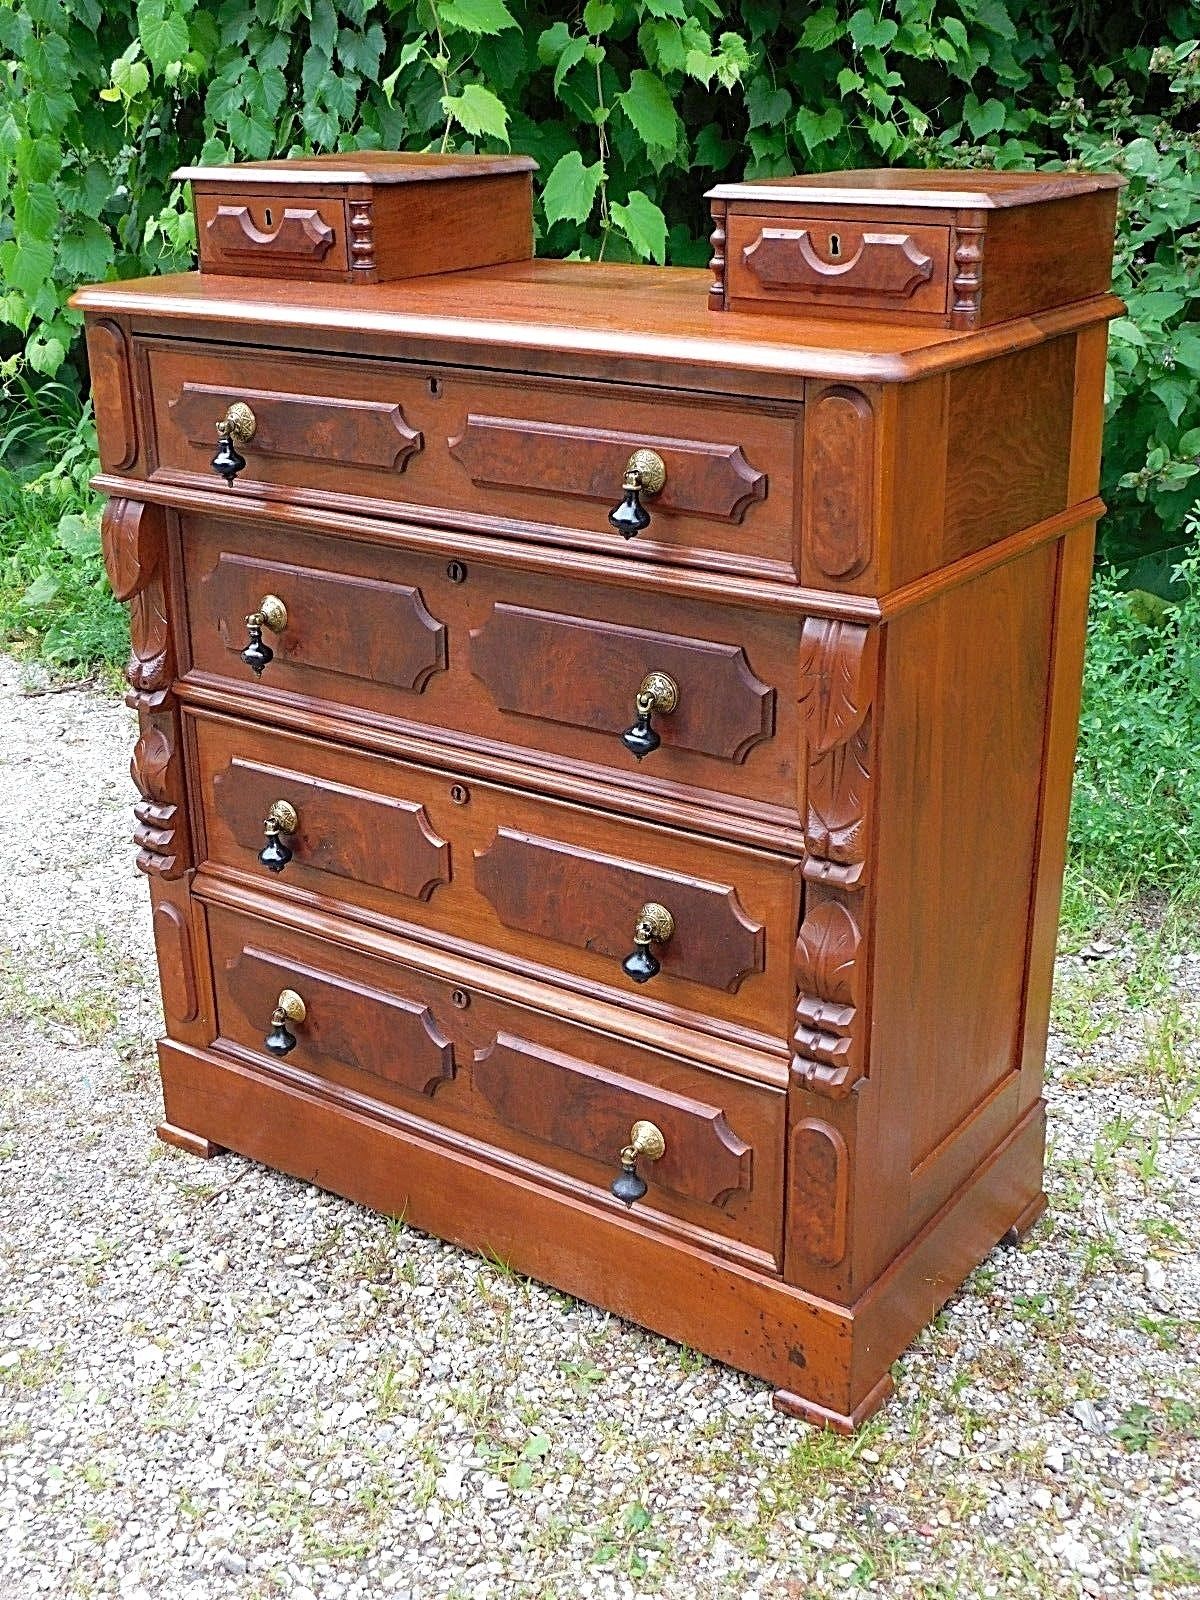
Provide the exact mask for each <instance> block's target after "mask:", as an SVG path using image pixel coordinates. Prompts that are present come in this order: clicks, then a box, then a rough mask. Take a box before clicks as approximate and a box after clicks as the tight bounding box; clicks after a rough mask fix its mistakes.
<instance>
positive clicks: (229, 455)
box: [212, 400, 258, 487]
mask: <svg viewBox="0 0 1200 1600" xmlns="http://www.w3.org/2000/svg"><path fill="white" fill-rule="evenodd" d="M257 427H258V420H257V418H256V417H255V415H254V413H253V411H251V409H250V407H249V406H248V405H247V404H246V402H245V401H244V400H235V401H234V402H233V404H232V405H231V406H230V408H229V410H228V411H227V412H226V413H225V415H224V416H223V417H222V418H221V420H220V422H218V423H217V438H218V440H219V441H220V442H219V444H218V445H217V453H216V455H215V456H214V457H213V458H212V469H213V471H214V472H216V473H219V474H220V476H221V477H222V478H224V479H225V482H226V483H227V484H228V485H230V486H231V487H232V485H233V480H234V479H235V478H236V477H237V475H238V473H239V472H241V471H243V470H244V468H245V465H246V458H245V456H244V455H242V453H241V451H240V450H239V449H238V445H240V444H249V443H250V441H251V439H253V437H254V433H255V429H256V428H257Z"/></svg>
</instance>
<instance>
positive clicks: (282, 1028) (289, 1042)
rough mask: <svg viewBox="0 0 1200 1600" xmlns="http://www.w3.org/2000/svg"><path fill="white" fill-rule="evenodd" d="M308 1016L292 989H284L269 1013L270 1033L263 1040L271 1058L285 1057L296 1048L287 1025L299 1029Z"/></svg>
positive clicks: (301, 1001)
mask: <svg viewBox="0 0 1200 1600" xmlns="http://www.w3.org/2000/svg"><path fill="white" fill-rule="evenodd" d="M307 1015H308V1008H307V1006H306V1005H305V1004H304V1001H303V1000H301V998H300V996H299V995H298V994H297V993H296V991H295V990H294V989H284V990H283V991H282V993H281V994H280V996H279V999H278V1000H277V1001H276V1002H275V1009H274V1011H272V1013H271V1031H270V1033H268V1035H267V1037H266V1038H265V1039H264V1040H263V1043H264V1044H265V1045H266V1047H267V1049H268V1050H269V1051H270V1052H271V1054H272V1055H273V1056H286V1055H287V1054H288V1053H289V1051H292V1050H294V1049H295V1048H296V1035H295V1034H294V1033H293V1032H292V1030H291V1028H289V1027H288V1023H289V1022H290V1023H292V1024H293V1026H295V1027H299V1026H300V1024H301V1023H302V1022H303V1021H304V1019H305V1017H306V1016H307Z"/></svg>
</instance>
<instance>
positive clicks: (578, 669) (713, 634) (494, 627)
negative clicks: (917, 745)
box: [183, 517, 802, 818]
mask: <svg viewBox="0 0 1200 1600" xmlns="http://www.w3.org/2000/svg"><path fill="white" fill-rule="evenodd" d="M183 528H184V538H183V548H184V564H185V570H186V573H187V583H188V592H189V597H190V611H189V628H190V643H191V658H192V668H193V670H194V671H196V672H199V673H201V674H203V675H204V676H206V677H207V678H209V679H210V680H211V679H214V678H215V679H219V680H222V681H224V682H225V683H228V684H230V685H234V686H236V687H237V689H238V692H239V694H243V695H245V696H246V698H247V701H249V700H251V699H254V700H258V701H260V702H262V703H263V704H264V705H265V704H266V703H267V702H269V701H271V700H273V699H275V698H276V697H277V696H279V695H284V696H286V697H289V698H290V699H291V700H293V701H294V702H298V701H299V700H300V699H302V700H303V704H304V705H305V706H306V707H307V706H311V705H320V707H321V709H322V710H324V711H326V712H328V713H329V714H331V715H342V716H358V717H360V718H361V717H363V716H369V718H370V721H371V724H372V725H373V726H376V727H378V726H381V725H389V724H390V725H392V726H395V727H398V728H404V729H405V730H411V729H413V728H414V727H415V728H417V729H419V730H421V731H426V732H427V733H428V735H429V736H430V737H432V738H434V739H440V740H443V741H448V742H451V743H453V744H454V745H455V746H456V747H457V746H458V745H460V744H461V743H462V741H463V738H464V736H465V737H466V738H467V739H469V740H471V741H474V742H476V743H477V744H478V745H479V746H480V747H483V746H484V745H485V744H486V746H487V748H488V749H489V750H494V751H495V753H496V754H498V755H504V756H508V757H511V756H513V755H517V756H518V757H519V758H521V759H524V760H531V761H533V762H534V763H535V764H542V765H547V764H549V765H553V766H554V767H555V768H556V769H560V768H562V767H563V765H564V763H565V764H567V765H572V764H573V765H574V766H575V767H577V768H578V769H579V770H580V771H581V773H583V774H584V775H585V776H588V777H589V778H590V777H591V776H592V775H593V774H594V775H595V776H596V777H597V778H598V779H599V780H600V781H608V782H615V783H617V784H622V785H625V786H627V787H629V788H634V789H636V790H637V791H638V792H639V794H641V795H644V796H653V795H654V794H655V793H656V792H663V793H671V794H677V793H678V792H679V786H680V785H687V786H689V787H692V788H695V789H698V790H710V791H716V793H718V794H719V795H722V796H724V795H734V796H740V797H744V800H745V801H746V802H747V804H749V805H750V806H752V807H753V806H757V807H760V808H761V807H763V806H764V805H765V806H767V807H774V808H782V809H783V810H785V811H786V813H787V815H788V817H789V818H795V816H796V815H797V812H798V808H799V799H798V795H797V784H798V783H800V782H801V779H800V776H799V764H798V759H797V754H798V750H799V745H800V730H799V726H798V715H797V709H796V702H797V665H796V663H797V658H798V649H799V634H800V628H801V625H802V622H801V621H800V620H797V619H795V618H791V617H786V616H768V615H762V614H756V613H754V612H752V611H748V610H743V609H740V608H737V607H724V606H711V605H704V604H701V603H697V602H692V601H686V600H678V599H674V598H672V597H669V596H662V595H655V596H654V598H653V602H652V604H651V603H650V602H648V601H647V598H646V596H645V595H643V594H641V593H638V592H636V591H628V590H618V589H610V588H606V587H605V586H603V585H590V584H588V585H583V584H573V585H571V586H570V587H569V588H568V587H567V586H564V585H563V584H561V583H558V582H556V581H555V580H554V579H553V578H547V577H542V576H540V575H531V574H524V573H516V572H510V571H507V570H505V569H503V568H499V567H488V566H486V565H484V564H483V563H476V562H471V563H467V564H465V565H462V566H461V567H460V569H459V570H458V571H456V573H455V577H457V578H460V579H462V581H457V582H456V581H454V577H452V576H451V575H450V573H449V571H448V567H447V563H446V562H444V561H442V560H438V559H436V558H434V557H432V556H425V555H418V554H414V553H412V552H407V551H395V550H389V549H383V548H378V547H373V546H368V545H359V544H354V543H351V542H350V541H348V540H339V539H336V538H322V537H315V536H308V537H302V536H293V535H290V534H289V535H288V536H287V538H286V540H283V541H280V544H281V549H280V556H281V559H274V558H273V556H271V555H267V554H264V553H262V547H263V544H264V537H263V534H262V533H261V532H258V531H255V530H251V529H247V528H245V527H242V526H240V525H238V524H237V523H234V522H231V521H224V520H222V521H217V520H215V519H208V518H199V517H195V518H189V519H187V520H186V521H185V522H184V525H183ZM284 556H286V559H282V557H284ZM268 595H273V596H275V597H277V598H278V599H280V600H282V601H283V603H284V607H285V610H286V614H287V625H286V627H284V628H283V629H282V631H281V632H278V633H271V632H269V631H268V632H267V633H265V634H264V638H265V640H266V642H267V644H268V645H269V646H270V648H271V649H272V650H273V652H274V659H273V660H272V661H271V662H270V663H269V664H268V665H267V667H266V668H265V669H264V670H263V673H262V675H261V678H259V677H256V676H255V674H254V672H253V671H252V670H251V668H250V667H248V666H246V665H245V664H244V663H243V661H242V660H241V659H240V651H241V650H242V649H243V648H244V646H245V643H246V637H247V636H246V625H245V618H246V615H247V614H248V613H249V612H252V611H255V610H257V609H259V608H260V607H261V605H262V601H263V599H264V598H265V597H266V596H268ZM651 620H652V621H653V624H654V625H653V626H647V623H648V622H649V621H651ZM651 672H662V673H666V674H667V675H668V676H669V677H671V678H672V679H673V681H674V682H675V684H676V686H677V689H678V703H677V705H676V707H675V709H674V711H672V712H671V713H669V714H657V713H656V714H655V716H654V718H653V726H654V728H655V731H656V732H657V733H658V735H659V737H660V738H661V740H662V743H661V746H660V747H659V748H658V749H657V750H655V751H654V752H653V753H652V754H651V755H649V756H647V757H646V758H645V759H644V760H642V761H641V762H639V761H638V760H636V759H635V757H634V756H633V755H632V754H631V753H630V752H629V750H628V749H627V748H626V746H625V745H624V744H623V743H622V740H621V734H622V733H623V732H624V731H625V730H627V729H628V728H630V727H631V726H632V725H633V723H634V721H635V718H636V714H637V707H636V703H635V702H636V698H637V693H638V690H639V688H640V686H641V683H642V680H643V678H645V677H646V675H647V674H649V673H651ZM397 690H400V691H402V692H401V693H397V692H396V691H397Z"/></svg>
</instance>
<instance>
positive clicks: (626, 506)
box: [608, 450, 667, 539]
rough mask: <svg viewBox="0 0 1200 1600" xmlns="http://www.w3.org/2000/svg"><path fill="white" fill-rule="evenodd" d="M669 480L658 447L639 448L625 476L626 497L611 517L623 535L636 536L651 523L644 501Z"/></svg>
mask: <svg viewBox="0 0 1200 1600" xmlns="http://www.w3.org/2000/svg"><path fill="white" fill-rule="evenodd" d="M666 481H667V467H666V463H665V462H664V461H663V458H662V457H661V456H660V455H659V454H658V452H657V451H656V450H635V451H634V452H633V454H632V455H631V456H630V458H629V460H628V461H627V462H626V463H625V478H624V481H623V482H622V484H621V489H622V491H623V493H624V496H625V498H624V499H623V500H622V501H621V504H620V505H619V506H614V507H613V509H612V510H611V511H610V512H609V513H608V520H609V521H610V522H611V523H612V525H613V527H614V528H615V529H616V530H617V532H618V533H619V534H620V535H621V537H622V539H632V538H633V536H634V534H635V533H641V532H642V530H643V528H648V527H649V526H650V513H649V512H648V511H647V510H646V508H645V506H644V505H643V504H642V496H643V495H645V496H646V497H647V498H648V499H649V498H650V497H651V496H653V495H656V494H659V493H660V492H661V490H662V486H663V484H664V483H666Z"/></svg>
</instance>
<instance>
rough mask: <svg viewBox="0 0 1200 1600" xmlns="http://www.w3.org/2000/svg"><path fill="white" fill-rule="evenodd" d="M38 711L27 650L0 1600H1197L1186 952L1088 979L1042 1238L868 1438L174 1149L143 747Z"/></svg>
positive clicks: (319, 1202)
mask: <svg viewBox="0 0 1200 1600" xmlns="http://www.w3.org/2000/svg"><path fill="white" fill-rule="evenodd" d="M28 687H29V685H28V682H27V677H26V675H25V673H24V669H22V668H20V667H18V666H17V664H15V663H14V662H12V661H9V660H4V659H3V658H0V730H2V733H0V860H2V861H3V863H4V866H3V877H2V878H0V895H2V897H3V899H2V902H0V903H2V907H3V909H2V912H0V1020H2V1022H3V1027H2V1029H0V1600H33V1597H36V1596H42V1595H54V1596H56V1597H57V1596H60V1595H62V1596H74V1595H106V1596H107V1595H114V1596H121V1597H124V1600H145V1597H154V1600H157V1597H159V1596H163V1597H167V1596H169V1597H170V1600H225V1597H231V1600H232V1597H236V1600H242V1597H258V1596H262V1597H267V1596H290V1597H291V1600H314V1597H315V1600H375V1597H376V1596H395V1597H400V1600H404V1597H405V1596H411V1597H413V1600H434V1597H446V1600H451V1597H464V1600H465V1597H470V1600H485V1597H502V1596H503V1597H508V1596H513V1597H521V1600H525V1597H550V1596H555V1597H560V1600H566V1597H571V1600H574V1597H589V1596H620V1597H625V1596H628V1597H634V1596H641V1595H663V1596H668V1597H680V1600H704V1597H707V1596H714V1597H715V1596H721V1597H724V1596H738V1597H741V1596H756V1597H757V1596H762V1597H766V1596H771V1597H772V1600H779V1597H782V1600H799V1597H801V1596H804V1597H807V1596H809V1595H812V1594H814V1593H815V1594H830V1595H855V1594H868V1593H869V1594H882V1595H889V1596H891V1595H895V1596H909V1595H914V1596H916V1595H919V1596H927V1597H934V1596H938V1597H950V1596H960V1595H961V1596H975V1595H980V1596H985V1595H986V1596H1001V1597H1004V1600H1008V1597H1010V1596H1013V1597H1019V1596H1025V1595H1030V1596H1050V1595H1053V1596H1076V1595H1080V1594H1087V1595H1090V1596H1105V1597H1116V1596H1126V1595H1168V1594H1170V1595H1200V1526H1198V1525H1200V1516H1198V1511H1200V1270H1198V1265H1197V1261H1198V1252H1197V1246H1198V1244H1200V1091H1198V1089H1197V1083H1198V1079H1197V1051H1196V1039H1197V1034H1198V1028H1200V1003H1198V1000H1200V954H1197V953H1192V954H1179V953H1177V950H1178V944H1177V940H1175V941H1165V940H1164V939H1162V938H1161V937H1156V936H1155V934H1154V931H1153V918H1152V917H1151V918H1149V919H1148V923H1147V921H1146V920H1134V921H1132V922H1131V925H1130V927H1129V929H1128V930H1127V932H1125V933H1123V934H1121V935H1120V936H1119V937H1118V936H1114V944H1113V945H1110V946H1109V945H1104V944H1097V945H1095V946H1093V947H1091V948H1089V949H1086V950H1085V951H1084V952H1083V953H1082V954H1081V955H1079V956H1073V957H1065V958H1063V959H1062V961H1061V962H1060V972H1059V987H1058V991H1057V995H1058V998H1057V1003H1056V1012H1057V1028H1056V1033H1055V1036H1054V1038H1053V1041H1052V1048H1051V1073H1050V1077H1051V1090H1050V1106H1051V1131H1052V1154H1051V1165H1050V1172H1049V1180H1048V1187H1049V1191H1050V1197H1051V1207H1052V1211H1051V1215H1050V1217H1049V1218H1048V1219H1047V1220H1045V1221H1044V1222H1043V1223H1041V1224H1040V1225H1039V1227H1038V1228H1037V1229H1036V1230H1035V1232H1034V1234H1033V1236H1032V1238H1031V1239H1030V1240H1029V1241H1028V1242H1027V1244H1026V1245H1025V1246H1024V1247H1023V1248H1022V1249H1021V1250H1019V1251H997V1252H996V1253H994V1254H993V1256H992V1257H991V1258H990V1259H989V1260H988V1261H987V1262H986V1263H985V1264H984V1266H983V1267H981V1268H980V1269H979V1271H977V1272H976V1273H975V1274H974V1276H973V1277H972V1278H971V1280H970V1281H969V1282H968V1284H967V1285H966V1286H965V1288H964V1289H963V1291H962V1292H961V1293H960V1294H959V1295H958V1296H957V1297H956V1298H955V1299H954V1300H953V1301H952V1302H951V1303H950V1305H949V1306H948V1307H947V1308H946V1311H945V1312H944V1314H943V1315H942V1317H941V1318H940V1319H939V1321H938V1324H937V1326H935V1327H934V1328H931V1329H929V1330H928V1331H927V1332H926V1333H925V1334H924V1335H923V1337H922V1338H921V1340H920V1341H919V1343H918V1344H917V1345H916V1347H915V1348H914V1349H913V1350H911V1351H910V1352H909V1353H908V1354H907V1355H906V1356H905V1357H904V1358H903V1360H902V1362H901V1363H900V1365H899V1369H898V1384H899V1393H898V1397H897V1399H896V1400H895V1401H894V1402H893V1403H892V1404H891V1405H889V1406H888V1407H887V1408H886V1409H885V1411H884V1412H883V1414H882V1416H881V1417H879V1418H878V1419H876V1421H875V1422H873V1423H872V1424H870V1425H869V1426H868V1427H867V1428H866V1429H865V1430H864V1431H863V1432H862V1433H861V1434H860V1435H859V1436H858V1437H857V1438H856V1439H854V1440H851V1441H846V1440H842V1439H838V1438H835V1437H833V1436H830V1435H824V1434H820V1433H817V1432H816V1431H815V1430H812V1429H808V1428H805V1427H804V1426H802V1425H799V1424H795V1423H789V1422H787V1421H786V1420H784V1419H783V1418H780V1417H777V1416H775V1415H774V1414H773V1413H772V1411H771V1409H770V1405H769V1394H768V1391H767V1390H766V1389H765V1388H764V1387H763V1386H762V1385H761V1384H759V1383H757V1382H755V1381H754V1380H752V1379H749V1378H745V1377H742V1376H740V1375H739V1374H736V1373H733V1372H730V1371H728V1370H727V1369H725V1368H723V1367H720V1366H717V1365H715V1364H713V1363H711V1362H709V1361H707V1360H705V1359H703V1358H700V1357H697V1356H695V1355H694V1354H693V1353H692V1352H689V1351H687V1350H681V1349H680V1348H678V1347H676V1346H674V1345H669V1344H666V1343H664V1342H662V1341H660V1340H658V1339H654V1338H652V1337H650V1336H649V1335H647V1334H644V1333H642V1332H641V1331H640V1330H638V1329H636V1328H633V1327H629V1326H627V1325H626V1324H623V1323H621V1322H619V1321H617V1320H616V1319H615V1318H612V1317H609V1316H607V1315H605V1314H604V1313H603V1312H599V1311H596V1310H593V1309H592V1308H590V1307H588V1306H585V1305H582V1304H578V1303H576V1302H574V1301H572V1300H570V1299H568V1298H567V1297H565V1296H563V1295H560V1294H557V1293H554V1292H552V1291H550V1290H547V1289H543V1288H541V1287H539V1286H538V1285H536V1284H532V1283H529V1282H526V1281H524V1280H522V1279H520V1278H517V1277H514V1276H512V1275H510V1274H507V1273H506V1272H504V1271H503V1270H502V1269H500V1268H497V1267H496V1266H494V1265H491V1264H489V1263H485V1262H482V1261H480V1260H478V1259H475V1258H472V1257H471V1256H468V1255H465V1254H463V1253H461V1252H459V1251H456V1250H452V1249H449V1248H447V1247H446V1246H443V1245H442V1244H440V1243H438V1242H437V1241H436V1240H432V1239H429V1238H426V1237H424V1236H422V1235H420V1234H418V1233H415V1232H413V1231H411V1230H408V1229H405V1228H404V1227H402V1226H397V1225H396V1224H394V1223H389V1222H388V1221H387V1220H385V1219H383V1218H380V1217H376V1216H374V1215H371V1214H368V1213H366V1212H363V1211H361V1210H359V1209H358V1208H357V1207H355V1206H353V1205H350V1204H348V1203H347V1202H345V1201H342V1200H339V1199H336V1198H334V1197H333V1196H330V1195H327V1194H323V1193H320V1192H318V1191H316V1190H314V1189H312V1188H310V1187H309V1186H307V1185H305V1184H302V1183H297V1182H295V1181H293V1180H291V1179H288V1178H284V1177H281V1176H279V1175H277V1174H274V1173H271V1172H268V1171H265V1170H264V1169H262V1168H260V1167H257V1166H254V1165H252V1164H251V1163H249V1162H246V1161H244V1160H242V1159H241V1158H239V1157H237V1156H233V1155H226V1156H222V1157H220V1158H218V1159H217V1160H216V1161H213V1162H209V1163H207V1164H204V1163H200V1162H197V1161H195V1160H194V1159H192V1158H191V1157H188V1156H186V1155H183V1154H181V1153H179V1152H177V1151H174V1150H170V1149H167V1148H166V1147H164V1146H162V1145H160V1144H159V1143H158V1142H157V1141H156V1140H155V1138H154V1135H153V1129H154V1124H155V1121H156V1119H157V1116H158V1113H159V1101H158V1094H157V1086H156V1080H155V1075H154V1065H153V1053H152V1050H151V1048H150V1041H151V1040H152V1039H153V1038H154V1036H155V1034H156V1032H157V1031H158V1028H159V1025H160V1019H159V1011H158V996H157V988H156V985H155V982H154V969H153V956H152V948H151V939H150V927H149V914H148V913H149V902H148V899H147V895H146V892H145V885H144V883H143V882H142V881H141V879H140V878H139V875H138V874H137V872H136V871H135V870H134V867H133V853H132V850H131V849H130V847H129V844H128V836H129V830H130V819H129V813H128V805H129V803H130V800H131V798H132V791H131V789H130V785H129V782H128V779H127V777H126V770H127V759H128V753H129V749H130V746H131V743H132V723H131V718H130V715H129V713H128V712H127V711H126V710H125V708H124V707H123V706H122V705H121V703H120V702H119V701H118V700H116V699H114V698H112V697H107V696H103V695H100V694H97V693H94V692H91V691H78V690H77V691H74V692H69V693H58V694H44V695H34V696H30V695H29V694H28V693H26V690H27V688H28ZM1148 929H1149V931H1148ZM1197 945H1200V940H1197V939H1196V938H1195V937H1194V936H1193V937H1192V940H1191V949H1192V951H1193V952H1195V951H1196V947H1197ZM1171 949H1175V950H1176V953H1174V954H1171V953H1167V952H1168V951H1169V950H1171Z"/></svg>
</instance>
